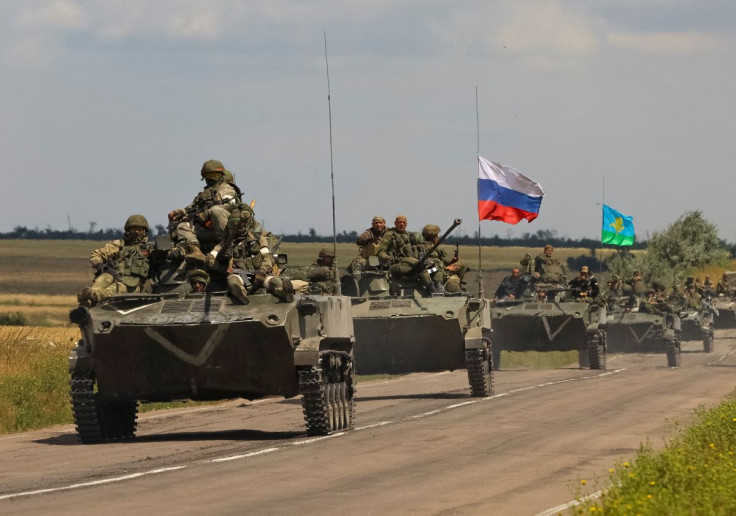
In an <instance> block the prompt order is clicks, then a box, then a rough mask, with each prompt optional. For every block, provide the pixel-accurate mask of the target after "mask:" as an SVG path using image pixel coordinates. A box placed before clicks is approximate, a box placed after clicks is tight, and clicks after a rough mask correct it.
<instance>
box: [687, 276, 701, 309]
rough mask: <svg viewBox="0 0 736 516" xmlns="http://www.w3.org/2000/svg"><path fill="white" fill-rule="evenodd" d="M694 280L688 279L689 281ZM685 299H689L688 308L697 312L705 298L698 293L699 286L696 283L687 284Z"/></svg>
mask: <svg viewBox="0 0 736 516" xmlns="http://www.w3.org/2000/svg"><path fill="white" fill-rule="evenodd" d="M691 279H692V278H688V281H689V280H691ZM685 298H686V299H687V307H688V308H693V309H695V310H697V309H699V308H700V302H701V301H702V299H703V297H702V296H701V295H700V294H699V293H698V289H697V285H696V283H695V282H694V281H690V282H689V283H686V284H685Z"/></svg>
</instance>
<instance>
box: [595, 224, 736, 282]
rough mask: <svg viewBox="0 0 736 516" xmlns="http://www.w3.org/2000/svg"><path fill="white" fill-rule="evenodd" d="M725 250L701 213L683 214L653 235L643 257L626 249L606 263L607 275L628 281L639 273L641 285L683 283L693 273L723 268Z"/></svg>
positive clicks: (727, 255)
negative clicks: (714, 267) (643, 281)
mask: <svg viewBox="0 0 736 516" xmlns="http://www.w3.org/2000/svg"><path fill="white" fill-rule="evenodd" d="M728 262H729V253H728V250H727V249H725V248H724V246H723V243H722V242H721V241H720V240H719V239H718V230H717V228H716V226H715V225H713V224H711V223H710V222H708V221H707V220H705V219H704V218H703V214H702V212H701V211H699V210H696V211H690V212H686V213H685V214H684V215H682V216H681V217H680V218H679V219H677V220H676V221H675V222H674V223H672V224H670V225H669V226H668V227H667V229H666V230H664V231H662V232H655V233H654V235H653V236H652V238H651V239H650V240H649V244H648V246H647V252H646V253H640V254H634V253H631V252H628V251H627V250H626V249H624V250H622V251H620V252H619V253H617V254H615V255H613V256H612V257H610V258H609V259H607V260H606V263H607V265H608V268H609V269H610V270H611V272H613V273H615V274H618V275H619V276H622V277H625V278H628V277H631V273H632V272H633V271H634V270H639V271H641V273H642V275H643V276H644V279H645V281H647V282H651V281H652V280H658V281H661V282H663V283H664V284H666V285H674V284H677V283H684V280H685V278H686V277H687V276H688V275H692V274H693V273H695V271H698V270H701V269H704V268H712V267H713V266H716V267H719V268H721V270H722V268H725V267H726V266H727V264H728Z"/></svg>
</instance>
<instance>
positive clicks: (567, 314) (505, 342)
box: [492, 278, 607, 369]
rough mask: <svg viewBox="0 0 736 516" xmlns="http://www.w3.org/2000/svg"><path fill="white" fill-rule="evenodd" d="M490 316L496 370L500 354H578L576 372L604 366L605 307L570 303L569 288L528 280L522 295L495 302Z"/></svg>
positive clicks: (573, 300) (581, 301) (605, 347)
mask: <svg viewBox="0 0 736 516" xmlns="http://www.w3.org/2000/svg"><path fill="white" fill-rule="evenodd" d="M492 315H493V335H494V344H495V347H494V351H495V352H496V353H497V355H496V357H494V365H496V367H500V365H501V364H500V362H501V361H500V352H501V350H505V351H571V350H577V351H578V364H579V366H580V367H581V368H588V367H589V368H590V369H605V368H606V354H607V336H606V321H607V319H606V307H605V306H599V305H598V304H596V303H592V302H589V301H583V300H576V299H574V298H573V296H572V293H571V291H570V289H569V288H566V287H562V286H559V285H546V284H541V283H534V282H532V281H531V280H530V278H527V287H526V289H525V291H524V295H523V296H522V297H521V298H517V299H505V300H499V301H497V302H496V303H495V306H494V307H493V311H492Z"/></svg>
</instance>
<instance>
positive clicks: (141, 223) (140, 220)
mask: <svg viewBox="0 0 736 516" xmlns="http://www.w3.org/2000/svg"><path fill="white" fill-rule="evenodd" d="M131 226H138V227H141V228H145V229H146V231H148V220H146V217H144V216H143V215H140V214H138V213H136V214H135V215H131V216H130V217H128V220H126V221H125V226H124V227H125V231H128V229H130V227H131Z"/></svg>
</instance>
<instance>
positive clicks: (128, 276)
mask: <svg viewBox="0 0 736 516" xmlns="http://www.w3.org/2000/svg"><path fill="white" fill-rule="evenodd" d="M134 228H144V232H143V233H142V234H136V233H134V231H135V229H134ZM150 251H151V247H150V244H149V243H148V221H147V220H146V218H145V217H144V216H143V215H131V216H130V217H128V220H127V221H126V222H125V234H124V236H123V238H122V239H121V240H113V241H112V242H108V243H107V244H105V245H104V246H103V247H100V248H99V249H95V250H94V251H92V254H91V255H90V258H89V262H90V265H91V266H92V267H93V268H94V269H95V270H96V271H97V275H96V277H95V279H94V282H93V283H92V286H91V287H88V288H85V289H84V290H83V291H82V292H81V293H80V294H79V296H78V300H79V302H80V304H81V305H85V306H92V305H95V304H97V303H99V302H100V301H101V300H103V299H105V298H108V297H110V296H114V295H116V294H127V293H134V292H144V291H145V292H152V291H153V280H152V279H151V278H150V275H149V273H150V262H149V254H150Z"/></svg>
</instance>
